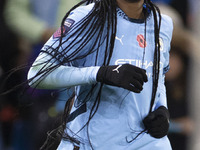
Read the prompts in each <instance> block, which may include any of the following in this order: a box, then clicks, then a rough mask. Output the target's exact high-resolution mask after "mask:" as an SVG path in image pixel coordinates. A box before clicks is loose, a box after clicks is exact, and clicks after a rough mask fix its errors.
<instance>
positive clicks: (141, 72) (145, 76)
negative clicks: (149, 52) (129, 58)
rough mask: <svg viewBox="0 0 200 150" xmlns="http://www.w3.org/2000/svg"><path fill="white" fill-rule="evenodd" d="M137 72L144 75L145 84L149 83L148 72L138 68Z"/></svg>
mask: <svg viewBox="0 0 200 150" xmlns="http://www.w3.org/2000/svg"><path fill="white" fill-rule="evenodd" d="M135 72H137V73H139V74H141V75H142V77H143V80H144V82H147V81H148V78H147V74H146V70H144V69H141V68H138V67H136V68H135Z"/></svg>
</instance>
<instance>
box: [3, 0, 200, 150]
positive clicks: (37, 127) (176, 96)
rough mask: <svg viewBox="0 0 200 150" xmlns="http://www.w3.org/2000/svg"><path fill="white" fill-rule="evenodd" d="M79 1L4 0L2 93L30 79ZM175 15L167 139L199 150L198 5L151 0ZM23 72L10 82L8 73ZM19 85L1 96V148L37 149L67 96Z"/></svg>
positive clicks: (190, 0) (176, 146)
mask: <svg viewBox="0 0 200 150" xmlns="http://www.w3.org/2000/svg"><path fill="white" fill-rule="evenodd" d="M79 1H80V0H54V1H49V0H42V1H41V0H1V1H0V33H1V34H0V85H1V86H0V92H1V93H2V92H4V91H7V90H9V89H12V88H13V87H15V86H16V85H18V84H19V83H21V82H23V81H24V79H26V75H27V71H28V67H24V68H23V65H24V64H26V66H30V64H31V62H32V61H33V60H34V59H35V58H36V56H37V55H38V53H39V50H40V49H41V47H42V45H43V44H44V43H45V41H47V40H48V38H49V37H50V36H51V35H52V34H53V33H54V32H55V30H56V29H57V28H58V27H59V25H60V22H61V20H62V17H63V16H64V14H65V13H66V12H67V11H68V10H69V9H70V8H71V7H72V6H73V5H75V4H76V3H77V2H79ZM153 1H154V2H155V3H157V4H158V6H159V7H160V9H161V12H162V13H163V14H167V15H169V16H171V17H172V19H173V21H174V33H173V39H172V46H171V52H170V54H171V58H170V71H169V72H168V73H167V74H166V88H167V97H168V108H169V111H170V114H171V120H170V130H169V139H170V142H171V144H172V147H173V150H199V149H200V144H199V143H200V129H199V127H198V125H199V123H200V118H199V116H198V114H199V112H200V100H199V95H200V92H199V91H198V90H199V89H200V87H199V86H200V83H199V82H200V81H198V78H199V77H198V75H199V72H200V67H199V65H200V48H199V43H200V40H199V39H200V16H199V15H198V14H200V11H199V10H198V8H199V6H200V1H198V0H153ZM16 67H17V68H20V67H22V68H23V69H20V71H17V72H15V73H14V74H11V75H10V76H9V80H6V79H7V77H8V75H9V73H10V70H11V69H13V68H16ZM24 89H26V87H24V86H23V87H19V88H17V89H15V90H13V91H11V92H10V93H9V94H6V95H1V96H0V149H2V150H36V149H39V147H40V146H41V145H42V143H43V142H44V141H45V138H46V134H47V132H48V131H49V130H51V129H53V128H54V127H55V126H57V124H58V123H59V122H60V116H61V114H62V109H63V106H64V104H65V101H64V100H65V98H63V97H65V96H67V95H66V93H64V92H57V91H50V90H42V91H41V90H35V91H32V90H31V89H26V90H24Z"/></svg>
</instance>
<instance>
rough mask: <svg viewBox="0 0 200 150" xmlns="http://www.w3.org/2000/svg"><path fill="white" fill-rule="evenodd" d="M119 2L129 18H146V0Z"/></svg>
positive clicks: (122, 0)
mask: <svg viewBox="0 0 200 150" xmlns="http://www.w3.org/2000/svg"><path fill="white" fill-rule="evenodd" d="M117 4H118V6H119V7H120V8H121V9H122V10H123V11H124V12H125V14H126V15H127V16H128V17H129V18H133V19H144V14H143V4H144V0H140V1H139V2H128V1H127V0H117Z"/></svg>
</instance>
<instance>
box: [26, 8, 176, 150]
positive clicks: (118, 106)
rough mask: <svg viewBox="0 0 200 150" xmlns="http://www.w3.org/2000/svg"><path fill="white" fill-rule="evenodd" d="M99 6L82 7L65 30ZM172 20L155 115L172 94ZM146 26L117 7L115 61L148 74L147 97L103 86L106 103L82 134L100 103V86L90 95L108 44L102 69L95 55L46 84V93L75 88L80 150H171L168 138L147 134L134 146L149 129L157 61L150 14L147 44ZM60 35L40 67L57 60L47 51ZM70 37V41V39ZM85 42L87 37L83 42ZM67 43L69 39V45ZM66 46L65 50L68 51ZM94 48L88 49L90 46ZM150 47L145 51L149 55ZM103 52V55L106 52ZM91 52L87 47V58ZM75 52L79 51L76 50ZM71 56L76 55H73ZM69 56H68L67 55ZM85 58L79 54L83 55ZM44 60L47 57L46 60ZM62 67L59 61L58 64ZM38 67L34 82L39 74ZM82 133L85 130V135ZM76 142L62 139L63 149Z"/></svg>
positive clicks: (164, 34) (163, 34) (166, 28)
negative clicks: (169, 90)
mask: <svg viewBox="0 0 200 150" xmlns="http://www.w3.org/2000/svg"><path fill="white" fill-rule="evenodd" d="M93 6H94V4H90V5H87V6H81V7H79V8H77V9H75V10H74V11H72V12H71V14H70V15H69V17H68V18H67V19H66V22H65V29H66V30H72V29H73V27H74V26H75V25H76V23H78V22H79V21H80V20H81V19H82V18H83V17H85V16H86V15H87V14H88V13H89V12H90V11H91V9H92V8H93ZM172 30H173V25H172V20H171V18H170V17H168V16H166V15H162V24H161V30H160V45H161V48H160V73H159V81H158V88H157V93H156V97H155V102H154V105H153V108H152V109H153V110H155V109H157V108H158V107H159V106H161V105H162V106H165V107H167V102H166V90H165V85H164V79H165V73H166V72H167V71H168V69H169V50H170V42H171V37H172ZM144 31H145V23H144V21H143V20H135V19H130V18H128V17H127V16H126V14H125V13H124V12H123V11H122V10H121V9H120V8H117V32H116V37H115V45H114V50H113V54H112V57H111V60H110V65H121V64H126V63H129V64H132V65H135V66H137V67H140V68H143V69H145V70H146V73H147V76H148V82H147V83H144V85H143V90H142V91H141V93H134V92H130V91H128V90H125V89H123V88H119V87H114V86H109V85H105V84H104V85H103V88H102V92H101V101H100V104H99V106H98V109H97V111H96V114H95V115H94V117H93V118H92V119H91V120H90V123H89V126H88V127H85V128H83V129H81V128H82V127H83V125H84V124H85V123H87V121H88V118H89V114H90V110H91V109H92V106H93V104H94V101H95V99H96V96H97V95H96V94H97V91H98V89H99V86H100V84H99V83H97V86H96V87H95V88H94V89H93V95H91V96H87V94H88V91H90V90H91V89H92V88H93V85H94V84H95V83H96V75H97V72H98V69H99V67H100V66H101V62H102V59H103V57H102V56H103V55H104V46H105V45H104V44H102V45H101V47H100V50H99V53H100V54H99V55H98V58H97V62H96V64H95V63H94V60H95V59H94V58H95V56H96V55H95V52H94V53H91V54H90V55H87V56H86V57H85V58H81V59H78V60H74V61H73V62H71V63H70V65H69V64H65V65H62V66H60V67H59V68H57V69H56V70H54V71H53V72H51V73H50V74H49V75H48V76H47V77H46V78H45V79H44V80H43V81H41V88H64V87H71V86H75V100H74V105H73V107H72V109H71V116H70V121H69V122H68V123H67V130H66V132H68V134H69V135H70V136H72V137H73V138H75V139H77V140H78V141H80V145H78V146H79V147H80V150H91V145H90V143H92V147H93V148H94V149H95V150H114V149H116V150H125V149H126V150H138V149H141V150H146V149H149V148H152V149H153V150H160V149H162V150H170V149H171V146H170V144H169V140H168V138H167V137H163V138H161V139H155V138H153V137H151V136H150V135H149V134H147V133H145V132H144V133H142V134H141V135H139V136H138V137H137V138H136V139H135V140H134V141H132V142H129V141H131V140H132V139H134V137H136V136H137V135H138V133H140V132H141V131H143V130H144V125H143V123H142V120H143V119H144V117H146V116H147V115H148V112H149V109H150V102H151V96H152V84H153V83H152V80H153V79H152V74H153V73H152V70H153V69H152V67H153V58H154V50H155V43H154V39H155V37H154V19H153V14H152V13H150V14H149V16H148V18H147V26H146V39H145V38H144V37H145V34H144ZM59 36H60V32H59V30H58V31H57V32H56V33H55V34H54V35H53V36H52V37H51V38H50V39H49V41H48V42H47V43H46V44H45V45H44V47H43V49H42V52H41V54H40V56H39V57H38V59H37V60H36V62H37V61H38V62H41V61H43V59H44V58H45V57H51V56H50V55H48V54H49V52H46V53H45V51H46V49H47V47H48V46H51V45H52V44H53V45H55V46H57V45H58V40H57V38H58V37H59ZM65 38H67V36H66V37H64V39H65ZM82 38H84V37H81V35H80V39H82ZM64 39H63V40H64ZM90 42H94V41H92V39H91V40H90ZM67 44H68V42H65V43H64V44H63V45H62V47H65V46H67ZM89 45H90V44H88V46H89ZM144 48H145V52H144ZM101 49H102V50H101ZM84 50H85V51H87V45H86V46H85V48H84V49H83V51H82V52H81V53H84ZM72 52H73V50H72ZM72 52H70V53H72ZM66 55H68V53H66ZM77 55H79V54H77ZM42 56H43V57H42ZM55 63H56V61H55ZM37 70H38V69H36V68H34V67H32V68H31V69H30V71H29V78H31V77H32V76H34V75H35V74H36V73H37ZM80 129H81V130H80ZM73 145H74V143H73V142H71V141H68V140H62V141H61V143H60V145H59V147H58V149H59V150H72V149H73Z"/></svg>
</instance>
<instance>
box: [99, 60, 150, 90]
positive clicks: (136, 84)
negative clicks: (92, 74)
mask: <svg viewBox="0 0 200 150" xmlns="http://www.w3.org/2000/svg"><path fill="white" fill-rule="evenodd" d="M97 81H98V82H102V83H105V84H108V85H113V86H117V87H122V88H124V89H127V90H130V91H133V92H135V93H140V92H141V91H142V89H143V84H144V82H147V81H148V79H147V75H146V71H145V70H144V69H141V68H138V67H136V66H133V65H130V64H123V65H113V66H102V67H100V69H99V70H98V73H97Z"/></svg>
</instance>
